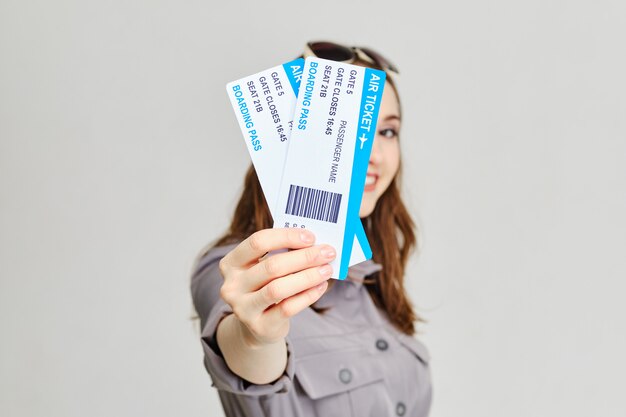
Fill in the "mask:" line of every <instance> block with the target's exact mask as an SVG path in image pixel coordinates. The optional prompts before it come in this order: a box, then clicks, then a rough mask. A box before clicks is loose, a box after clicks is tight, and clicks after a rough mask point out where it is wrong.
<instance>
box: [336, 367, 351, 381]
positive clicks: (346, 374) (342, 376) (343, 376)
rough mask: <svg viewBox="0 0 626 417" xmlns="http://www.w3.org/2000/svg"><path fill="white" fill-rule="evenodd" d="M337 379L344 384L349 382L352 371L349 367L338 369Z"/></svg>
mask: <svg viewBox="0 0 626 417" xmlns="http://www.w3.org/2000/svg"><path fill="white" fill-rule="evenodd" d="M339 380H340V381H341V382H343V383H344V384H349V383H350V381H352V372H350V370H349V369H345V368H344V369H342V370H341V371H339Z"/></svg>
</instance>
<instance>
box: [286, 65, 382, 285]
mask: <svg viewBox="0 0 626 417" xmlns="http://www.w3.org/2000/svg"><path fill="white" fill-rule="evenodd" d="M384 85H385V73H384V72H383V71H379V70H375V69H371V68H365V67H360V66H355V65H351V64H345V63H340V62H336V61H329V60H324V59H320V58H314V57H311V58H307V60H306V62H305V65H304V71H303V75H302V81H301V85H300V90H299V94H298V98H297V104H296V108H295V111H294V114H293V130H292V132H291V137H290V139H289V148H288V155H287V159H286V161H285V167H284V169H283V176H282V181H281V185H280V190H279V192H278V200H277V205H276V210H275V212H276V215H275V216H274V227H305V228H307V229H310V230H311V231H313V232H314V233H315V235H316V236H317V241H318V242H320V243H322V242H324V243H328V244H330V245H332V246H334V247H335V249H336V250H337V258H336V259H335V260H334V261H333V262H332V263H331V265H332V266H333V275H332V276H333V278H339V279H345V278H346V276H347V273H348V266H349V265H350V258H351V254H352V247H353V245H354V242H355V239H357V238H358V234H359V233H360V232H359V229H358V226H359V225H361V223H360V219H359V208H360V206H361V200H362V197H363V188H364V186H365V177H366V173H367V167H368V163H369V157H370V153H371V149H372V142H373V141H374V137H375V133H376V121H377V119H378V111H379V107H380V101H381V99H382V93H383V88H384ZM361 231H362V228H361ZM363 233H364V232H363Z"/></svg>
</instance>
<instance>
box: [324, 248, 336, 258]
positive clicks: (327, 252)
mask: <svg viewBox="0 0 626 417" xmlns="http://www.w3.org/2000/svg"><path fill="white" fill-rule="evenodd" d="M321 254H322V256H323V257H324V258H326V259H333V258H334V257H335V255H336V253H335V250H334V249H333V248H324V249H322V251H321Z"/></svg>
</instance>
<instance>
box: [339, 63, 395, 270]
mask: <svg viewBox="0 0 626 417" xmlns="http://www.w3.org/2000/svg"><path fill="white" fill-rule="evenodd" d="M385 77H386V74H385V73H384V72H383V71H379V70H375V69H372V68H366V69H365V80H364V81H363V92H362V94H361V109H360V111H359V127H358V129H357V141H356V146H355V148H354V164H353V166H352V179H351V182H350V197H349V199H348V214H347V218H348V221H347V222H346V230H345V233H344V241H343V250H342V255H341V265H340V267H339V277H340V279H344V278H345V277H346V276H347V275H348V267H349V266H350V265H349V263H350V254H351V252H352V245H353V242H354V240H353V238H352V236H354V235H355V233H356V232H357V230H358V229H359V228H355V222H354V221H350V220H351V219H359V209H360V208H361V200H362V199H363V189H364V188H365V177H366V175H367V166H368V164H369V160H370V153H371V152H372V143H373V142H374V138H375V137H376V122H377V121H378V111H379V109H380V102H381V100H382V96H383V89H384V87H385ZM366 241H367V240H366ZM368 246H369V245H368ZM364 249H365V248H364ZM370 252H371V249H370ZM366 255H367V253H366Z"/></svg>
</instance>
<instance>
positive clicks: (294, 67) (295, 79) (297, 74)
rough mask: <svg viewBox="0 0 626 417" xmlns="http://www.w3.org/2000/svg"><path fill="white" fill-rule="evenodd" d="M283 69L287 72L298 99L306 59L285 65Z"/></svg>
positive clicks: (299, 59) (295, 60)
mask: <svg viewBox="0 0 626 417" xmlns="http://www.w3.org/2000/svg"><path fill="white" fill-rule="evenodd" d="M283 69H284V70H285V74H287V78H288V79H289V83H290V84H291V88H293V92H294V93H295V94H296V97H298V90H299V89H300V81H302V70H303V69H304V58H298V59H294V60H293V61H291V62H287V63H285V64H283Z"/></svg>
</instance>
